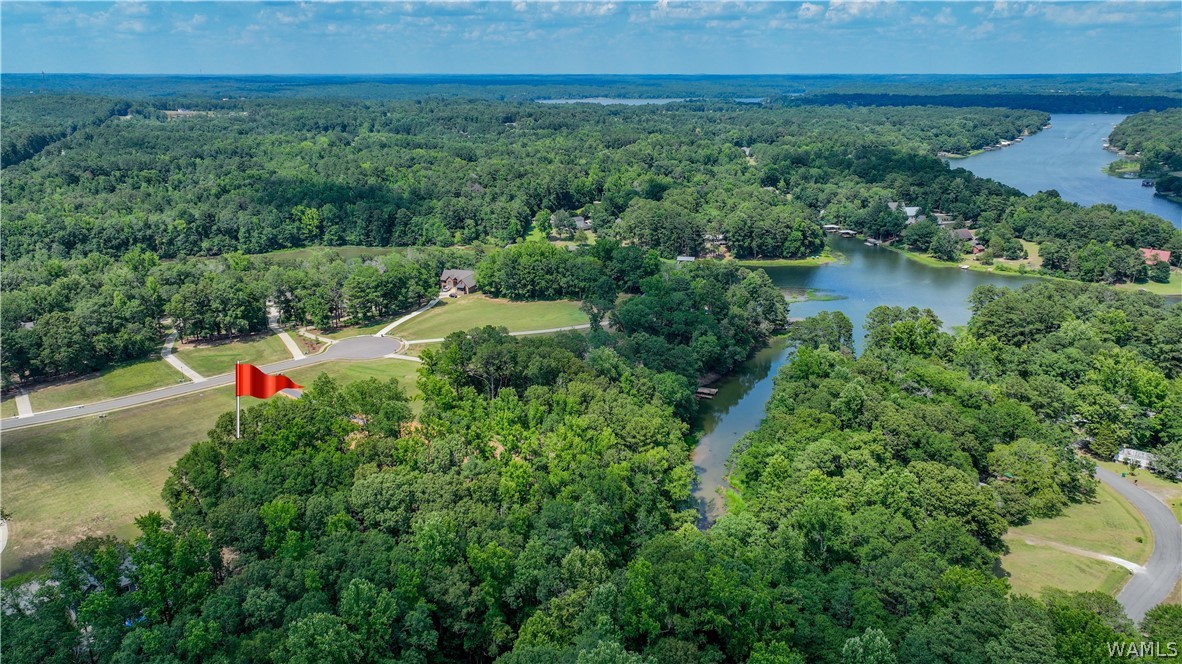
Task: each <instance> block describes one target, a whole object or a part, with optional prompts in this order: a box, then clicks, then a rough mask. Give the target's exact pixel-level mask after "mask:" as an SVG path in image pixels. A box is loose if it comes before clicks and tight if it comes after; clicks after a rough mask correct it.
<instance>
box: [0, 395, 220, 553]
mask: <svg viewBox="0 0 1182 664" xmlns="http://www.w3.org/2000/svg"><path fill="white" fill-rule="evenodd" d="M233 395H234V391H233V388H232V387H224V388H219V389H216V390H210V391H206V392H199V393H197V394H192V395H186V396H183V397H178V398H176V399H169V400H167V401H161V402H159V403H154V404H148V405H146V406H140V407H138V408H132V409H128V410H121V411H115V412H112V413H109V414H108V415H107V417H105V418H102V419H100V418H98V417H93V416H92V417H86V418H80V419H76V420H69V421H66V422H60V423H56V424H47V425H44V426H37V427H29V428H26V429H16V430H14V431H5V432H4V433H3V437H2V439H0V454H2V455H3V458H4V508H5V510H6V511H7V512H9V513H11V515H12V518H11V520H10V521H9V538H8V548H7V549H5V551H4V554H3V556H4V574H5V575H6V576H7V575H9V574H12V573H16V572H21V571H27V570H28V569H29V568H30V567H33V566H36V565H37V564H39V563H41V562H43V561H44V560H45V558H46V557H47V556H48V554H49V552H50V551H51V550H52V549H53V547H55V546H66V545H70V544H73V543H74V542H77V541H78V540H80V539H82V538H83V537H86V536H88V535H95V536H98V535H110V534H114V535H119V536H123V537H126V536H130V535H132V534H133V533H134V526H133V525H132V521H133V520H134V519H135V517H137V516H139V515H141V514H143V513H145V512H147V511H149V510H162V509H163V508H164V503H163V501H162V500H161V498H160V489H161V487H162V486H163V484H164V479H165V478H166V477H168V469H169V467H170V466H172V465H173V464H174V463H176V460H177V459H178V458H180V457H181V455H183V454H184V453H185V451H186V450H188V449H189V446H190V445H192V444H193V443H195V442H197V441H199V440H201V439H202V438H204V437H205V434H206V433H207V432H208V431H209V430H210V429H211V428H212V427H213V424H214V422H216V421H217V417H218V415H220V414H221V413H223V412H225V411H227V410H232V409H233V408H234V396H233Z"/></svg>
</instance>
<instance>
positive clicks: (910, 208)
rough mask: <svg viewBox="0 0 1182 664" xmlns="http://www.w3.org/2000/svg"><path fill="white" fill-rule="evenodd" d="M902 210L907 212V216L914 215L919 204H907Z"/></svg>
mask: <svg viewBox="0 0 1182 664" xmlns="http://www.w3.org/2000/svg"><path fill="white" fill-rule="evenodd" d="M903 211H904V212H906V213H907V216H908V217H914V216H915V215H917V214H919V206H918V205H908V206H906V207H904V208H903Z"/></svg>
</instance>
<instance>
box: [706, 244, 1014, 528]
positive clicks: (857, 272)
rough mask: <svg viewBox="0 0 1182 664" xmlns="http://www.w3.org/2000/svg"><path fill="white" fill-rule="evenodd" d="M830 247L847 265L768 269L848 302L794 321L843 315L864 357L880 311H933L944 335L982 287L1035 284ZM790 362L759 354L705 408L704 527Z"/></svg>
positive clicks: (776, 353)
mask: <svg viewBox="0 0 1182 664" xmlns="http://www.w3.org/2000/svg"><path fill="white" fill-rule="evenodd" d="M829 242H830V245H831V246H832V247H833V248H834V249H835V250H837V251H839V252H841V253H843V254H845V256H846V258H847V259H848V260H849V262H848V263H846V264H829V265H822V266H819V267H772V268H765V269H766V270H767V273H768V276H770V277H771V278H772V281H774V282H775V283H776V285H777V286H780V287H781V288H784V289H786V290H789V289H791V290H796V289H812V290H814V291H815V292H816V293H817V294H818V295H823V296H836V297H839V298H842V299H838V300H827V301H818V300H813V301H809V302H796V303H793V304H792V307H791V315H792V316H793V317H804V316H811V315H813V314H815V313H817V312H819V311H841V312H842V313H844V314H845V315H846V316H849V318H850V321H851V322H853V324H854V336H855V339H856V345H857V346H858V350H859V352H861V344H862V334H863V331H862V323H863V321H865V319H866V314H867V313H869V312H870V310H871V309H873V308H874V307H877V306H879V305H895V306H913V305H914V306H917V307H920V308H923V307H928V308H930V309H931V310H932V311H934V312H936V315H937V316H939V317H940V320H942V321H943V322H944V327H945V328H951V327H954V326H958V325H965V324H967V323H968V321H969V316H970V312H969V309H968V297H969V294H970V293H972V291H973V289H974V288H976V287H977V286H980V285H982V284H995V285H998V286H1008V287H1010V288H1015V287H1018V286H1021V285H1022V284H1025V283H1030V282H1032V281H1035V279H1033V278H1030V277H1019V276H1009V275H994V274H987V273H984V272H975V271H972V270H957V269H950V268H935V267H929V266H927V265H923V264H922V263H919V262H916V261H913V260H909V259H908V258H906V257H905V256H903V255H902V254H899V253H896V252H894V251H890V250H889V249H878V248H873V247H867V246H866V245H865V244H863V243H862V241H861V240H857V239H844V238H839V237H834V236H830V238H829ZM790 355H791V349H790V348H789V347H788V345H787V344H786V343H784V342H782V341H780V342H777V343H776V344H774V345H773V346H771V347H769V348H765V349H764V350H762V351H760V352H759V353H757V354H756V355H755V356H754V357H753V358H752V359H750V360H748V361H747V362H746V363H745V364H744V365H743V366H742V367H741V368H740V369H739V370H738V371H737V372H735V374H733V375H732V376H730V377H729V378H727V379H726V380H725V381H723V382H721V383H720V384H718V385H715V387H717V388H719V389H718V396H716V397H715V398H714V399H713V400H711V401H707V402H704V403H703V407H702V414H701V416H700V417H701V419H700V424H701V427H702V432H703V434H702V438H701V440H700V441H699V443H698V446H697V448H696V449H695V450H694V467H695V469H696V470H697V472H698V486H697V487H695V489H694V498H695V499H696V501H697V503H698V507H699V511H700V512H702V513H703V514H704V515H705V516H704V519H703V525H708V524H709V523H712V522H713V521H714V519H715V518H716V517H717V516H719V515H720V514H721V512H722V509H721V508H722V505H721V502H722V500H721V497H720V496H719V491H720V489H721V488H723V487H725V486H727V485H726V475H727V468H726V462H727V459H728V458H729V457H730V453H731V449H732V448H734V446H735V443H737V442H738V441H739V439H740V438H742V437H743V434H745V433H747V432H748V431H751V430H753V429H755V428H756V427H758V426H759V423H760V421H761V420H762V419H763V416H764V406H765V405H766V404H767V402H768V399H769V398H771V394H772V379H773V378H774V377H775V375H776V373H777V372H779V370H780V367H781V366H782V365H783V364H784V362H786V361H787V360H788V358H789V356H790Z"/></svg>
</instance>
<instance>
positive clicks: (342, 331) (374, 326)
mask: <svg viewBox="0 0 1182 664" xmlns="http://www.w3.org/2000/svg"><path fill="white" fill-rule="evenodd" d="M405 315H406V314H399V315H398V316H396V317H394V318H383V319H382V320H379V321H375V322H372V323H365V324H363V325H346V326H345V327H340V328H337V329H335V330H333V331H331V332H324V331H321V330H318V331H317V332H316V334H319V335H320V336H322V337H328V338H329V339H347V338H349V337H356V336H363V335H369V334H376V333H377V332H378V331H380V330H381V329H382V328H383V327H386V326H387V325H389V324H390V323H393V322H394V321H396V320H398V319H399V318H401V317H402V316H405Z"/></svg>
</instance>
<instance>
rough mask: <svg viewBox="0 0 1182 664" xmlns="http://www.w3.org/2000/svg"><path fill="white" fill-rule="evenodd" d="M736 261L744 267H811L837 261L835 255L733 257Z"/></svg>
mask: <svg viewBox="0 0 1182 664" xmlns="http://www.w3.org/2000/svg"><path fill="white" fill-rule="evenodd" d="M731 260H733V261H734V262H735V263H738V264H739V265H742V266H743V267H811V266H815V265H824V264H826V263H835V262H837V260H838V259H837V258H836V257H835V256H833V255H824V254H822V255H820V256H809V257H808V258H766V259H765V258H733V259H731Z"/></svg>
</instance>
